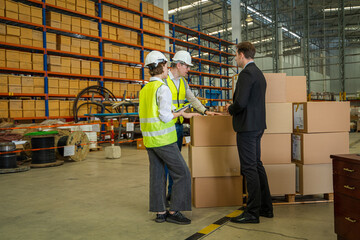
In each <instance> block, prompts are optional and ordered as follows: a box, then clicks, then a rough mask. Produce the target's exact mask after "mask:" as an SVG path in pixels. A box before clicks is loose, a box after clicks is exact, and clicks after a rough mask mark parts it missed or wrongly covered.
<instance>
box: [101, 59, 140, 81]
mask: <svg viewBox="0 0 360 240" xmlns="http://www.w3.org/2000/svg"><path fill="white" fill-rule="evenodd" d="M134 73H135V74H134ZM104 76H105V77H114V78H123V79H135V78H134V77H135V76H136V77H139V76H140V69H138V68H134V67H128V66H125V65H120V64H116V63H111V62H105V63H104ZM136 79H139V78H136Z"/></svg>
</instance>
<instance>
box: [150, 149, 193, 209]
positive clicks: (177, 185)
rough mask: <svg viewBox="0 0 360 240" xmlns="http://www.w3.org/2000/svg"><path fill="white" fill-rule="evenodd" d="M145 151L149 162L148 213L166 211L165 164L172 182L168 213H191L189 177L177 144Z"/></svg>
mask: <svg viewBox="0 0 360 240" xmlns="http://www.w3.org/2000/svg"><path fill="white" fill-rule="evenodd" d="M146 150H147V152H148V155H149V161H150V212H163V211H165V210H166V207H165V201H166V175H165V164H166V165H167V167H168V169H169V174H170V176H171V177H172V179H173V181H174V184H173V188H172V194H171V200H170V211H191V175H190V171H189V168H188V166H187V165H186V163H185V160H184V158H183V157H182V155H181V153H180V151H179V147H178V146H177V144H176V143H172V144H169V145H166V146H163V147H156V148H146Z"/></svg>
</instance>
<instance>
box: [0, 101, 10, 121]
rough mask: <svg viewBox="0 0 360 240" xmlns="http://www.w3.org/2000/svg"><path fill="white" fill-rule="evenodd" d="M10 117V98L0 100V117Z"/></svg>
mask: <svg viewBox="0 0 360 240" xmlns="http://www.w3.org/2000/svg"><path fill="white" fill-rule="evenodd" d="M8 117H9V100H0V118H8Z"/></svg>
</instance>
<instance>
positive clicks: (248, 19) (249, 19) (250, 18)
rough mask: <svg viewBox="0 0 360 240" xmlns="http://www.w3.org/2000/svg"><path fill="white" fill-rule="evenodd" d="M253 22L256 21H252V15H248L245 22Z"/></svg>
mask: <svg viewBox="0 0 360 240" xmlns="http://www.w3.org/2000/svg"><path fill="white" fill-rule="evenodd" d="M253 20H254V19H252V17H251V16H250V14H249V15H247V18H246V19H245V21H246V22H247V23H249V22H252V21H253Z"/></svg>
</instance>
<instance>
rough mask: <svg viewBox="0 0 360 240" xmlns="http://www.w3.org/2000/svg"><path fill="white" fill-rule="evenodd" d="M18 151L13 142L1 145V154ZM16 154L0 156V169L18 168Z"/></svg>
mask: <svg viewBox="0 0 360 240" xmlns="http://www.w3.org/2000/svg"><path fill="white" fill-rule="evenodd" d="M15 150H16V145H15V144H14V143H13V142H2V143H0V152H12V151H15ZM16 167H17V164H16V154H15V153H6V154H1V155H0V168H16Z"/></svg>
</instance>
